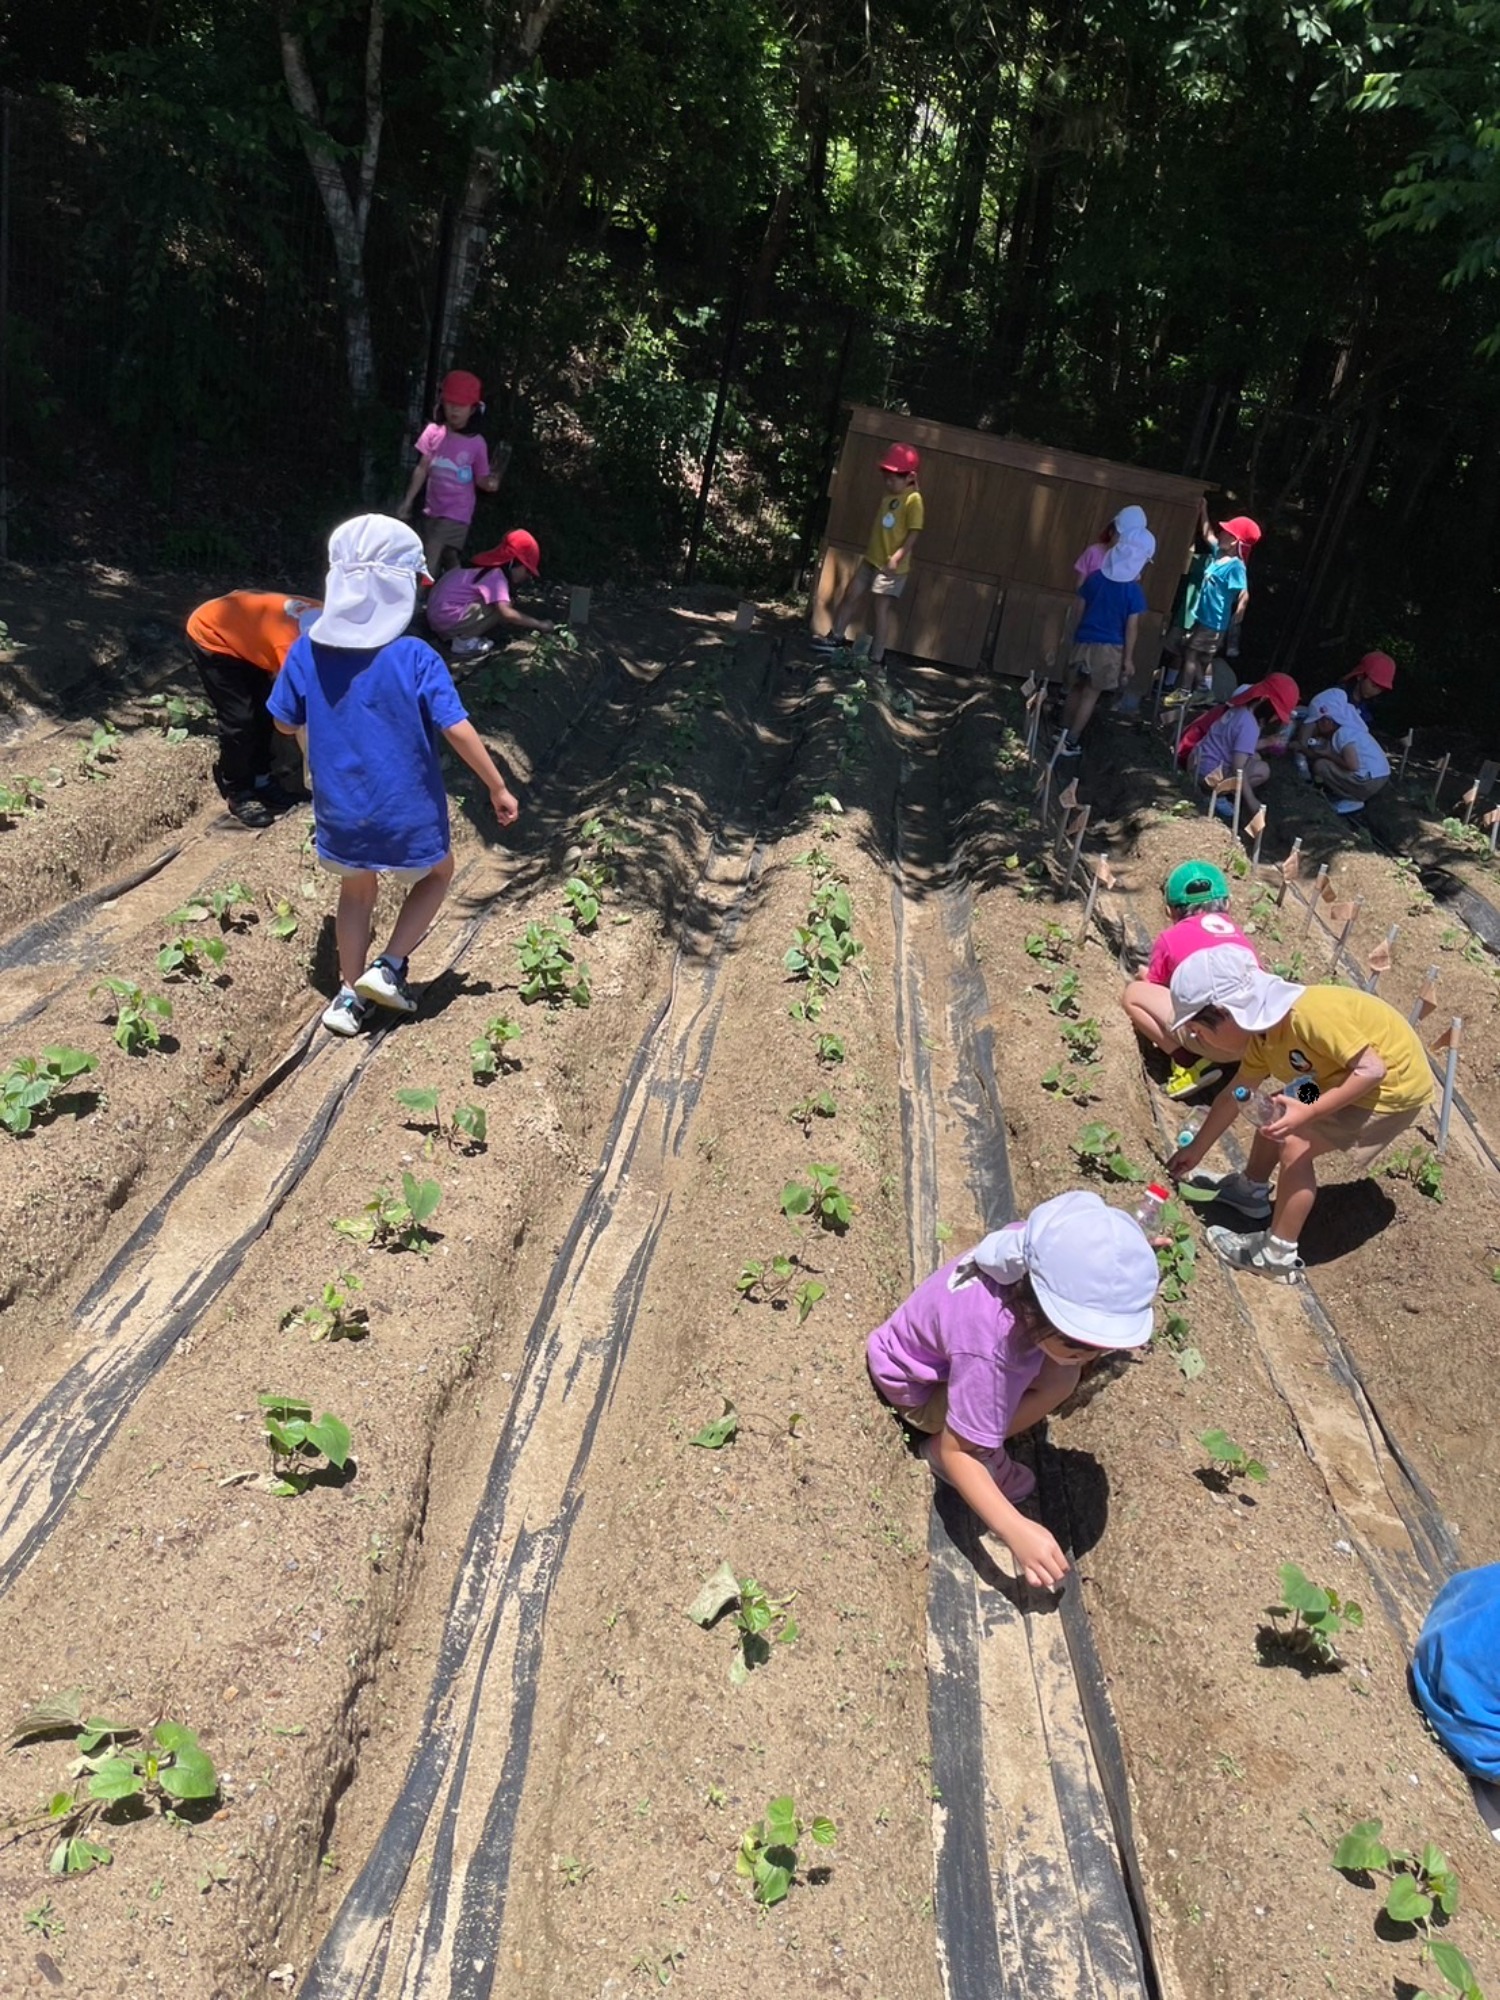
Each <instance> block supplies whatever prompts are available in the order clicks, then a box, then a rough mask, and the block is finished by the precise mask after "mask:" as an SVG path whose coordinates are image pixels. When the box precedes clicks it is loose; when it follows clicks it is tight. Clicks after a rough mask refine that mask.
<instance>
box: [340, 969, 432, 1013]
mask: <svg viewBox="0 0 1500 2000" xmlns="http://www.w3.org/2000/svg"><path fill="white" fill-rule="evenodd" d="M354 990H355V992H356V993H357V994H358V995H359V997H360V999H361V1000H370V1001H373V1002H374V1004H375V1005H376V1006H377V1007H388V1008H389V1009H390V1011H391V1012H392V1013H393V1014H415V1013H416V1011H417V996H416V994H415V993H413V991H412V990H411V988H410V986H408V985H407V983H406V966H405V963H404V962H403V961H402V960H400V959H395V958H387V957H385V956H384V955H382V956H381V957H379V958H377V959H376V960H375V962H374V964H373V965H367V966H366V967H365V969H364V971H363V972H362V973H361V974H360V975H359V977H358V979H356V980H355V982H354Z"/></svg>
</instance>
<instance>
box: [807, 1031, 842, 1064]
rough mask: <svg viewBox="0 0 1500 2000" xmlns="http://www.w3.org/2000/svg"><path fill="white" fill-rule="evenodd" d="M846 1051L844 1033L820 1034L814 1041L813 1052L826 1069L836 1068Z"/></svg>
mask: <svg viewBox="0 0 1500 2000" xmlns="http://www.w3.org/2000/svg"><path fill="white" fill-rule="evenodd" d="M846 1053H847V1051H846V1049H845V1047H844V1038H843V1036H842V1035H819V1036H818V1038H817V1040H816V1041H815V1042H814V1043H813V1054H814V1056H815V1057H816V1058H817V1060H818V1061H819V1062H820V1063H821V1064H822V1065H823V1067H824V1068H825V1069H833V1068H835V1067H836V1066H837V1065H838V1064H839V1063H841V1062H842V1061H843V1060H844V1057H845V1055H846Z"/></svg>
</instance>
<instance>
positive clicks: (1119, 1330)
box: [966, 1188, 1161, 1347]
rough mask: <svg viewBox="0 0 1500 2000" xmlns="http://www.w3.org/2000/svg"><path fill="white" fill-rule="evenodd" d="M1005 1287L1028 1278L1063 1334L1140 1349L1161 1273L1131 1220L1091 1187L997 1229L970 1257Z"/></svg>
mask: <svg viewBox="0 0 1500 2000" xmlns="http://www.w3.org/2000/svg"><path fill="white" fill-rule="evenodd" d="M966 1261H968V1262H970V1263H973V1264H975V1265H977V1266H978V1268H979V1269H980V1270H981V1271H983V1272H984V1273H985V1274H986V1275H987V1276H988V1277H991V1278H994V1279H995V1280H996V1282H997V1283H999V1284H1002V1285H1014V1284H1016V1283H1017V1282H1018V1281H1019V1280H1020V1279H1021V1278H1030V1280H1031V1289H1032V1291H1033V1292H1035V1294H1036V1301H1037V1304H1038V1305H1039V1306H1040V1307H1041V1309H1042V1311H1043V1312H1044V1313H1045V1314H1046V1315H1047V1318H1048V1319H1049V1320H1050V1321H1051V1323H1052V1325H1053V1326H1054V1327H1055V1328H1056V1329H1057V1331H1058V1332H1059V1333H1062V1334H1066V1335H1067V1336H1068V1338H1069V1339H1070V1340H1081V1341H1087V1342H1088V1343H1089V1345H1090V1346H1091V1347H1142V1346H1144V1345H1145V1343H1146V1342H1147V1341H1148V1340H1149V1339H1150V1338H1151V1306H1152V1302H1153V1300H1154V1299H1155V1297H1156V1287H1157V1284H1158V1282H1159V1280H1160V1275H1161V1274H1160V1272H1159V1271H1158V1270H1157V1267H1156V1252H1155V1251H1154V1250H1153V1249H1152V1248H1151V1244H1150V1242H1149V1241H1148V1239H1147V1236H1146V1232H1145V1231H1144V1230H1143V1229H1142V1228H1141V1225H1140V1224H1139V1223H1138V1222H1137V1221H1136V1219H1135V1217H1134V1216H1133V1215H1127V1214H1126V1213H1125V1211H1124V1210H1123V1209H1120V1208H1111V1207H1110V1205H1109V1203H1108V1202H1107V1201H1103V1200H1101V1198H1100V1197H1099V1196H1098V1195H1097V1194H1094V1193H1093V1192H1092V1191H1091V1190H1089V1189H1087V1188H1073V1189H1070V1190H1069V1192H1068V1193H1067V1194H1056V1195H1054V1196H1053V1197H1052V1199H1051V1200H1050V1201H1044V1202H1042V1203H1041V1204H1040V1205H1039V1206H1038V1207H1036V1208H1034V1209H1033V1210H1032V1211H1031V1213H1030V1215H1028V1216H1027V1217H1026V1218H1025V1220H1024V1221H1022V1222H1013V1223H1012V1224H1011V1225H1010V1226H1009V1228H1006V1229H996V1230H994V1231H992V1233H991V1234H990V1235H988V1236H986V1237H985V1239H984V1241H983V1242H982V1243H981V1244H980V1245H979V1246H978V1248H977V1249H976V1250H974V1251H973V1252H971V1254H970V1257H969V1258H968V1259H967V1260H966Z"/></svg>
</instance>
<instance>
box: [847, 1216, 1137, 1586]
mask: <svg viewBox="0 0 1500 2000" xmlns="http://www.w3.org/2000/svg"><path fill="white" fill-rule="evenodd" d="M1157 1275H1158V1274H1157V1268H1156V1253H1155V1252H1154V1250H1153V1249H1152V1247H1151V1244H1150V1242H1149V1241H1148V1239H1147V1237H1146V1234H1145V1232H1144V1230H1143V1229H1142V1228H1141V1226H1140V1224H1139V1223H1138V1222H1137V1221H1136V1220H1135V1218H1134V1217H1133V1216H1130V1215H1127V1214H1125V1213H1124V1211H1123V1210H1121V1209H1117V1208H1110V1207H1109V1206H1108V1204H1107V1203H1105V1202H1104V1201H1102V1200H1101V1199H1100V1197H1099V1196H1098V1195H1096V1194H1092V1193H1089V1192H1087V1191H1085V1190H1082V1189H1077V1190H1074V1191H1072V1192H1070V1193H1068V1194H1060V1195H1054V1196H1053V1198H1052V1200H1051V1201H1044V1202H1043V1203H1042V1204H1041V1206H1040V1207H1039V1208H1034V1209H1033V1210H1032V1212H1031V1214H1030V1215H1029V1216H1028V1217H1027V1218H1026V1219H1025V1221H1024V1222H1014V1223H1011V1224H1010V1225H1009V1226H1008V1227H1007V1228H1005V1229H997V1230H995V1231H994V1232H993V1233H992V1234H991V1235H989V1236H986V1237H985V1239H984V1241H983V1242H982V1243H981V1244H980V1245H979V1247H978V1248H977V1249H976V1250H973V1251H971V1252H970V1253H969V1255H968V1256H967V1257H958V1258H955V1259H954V1260H953V1262H952V1263H950V1264H945V1265H944V1266H943V1267H942V1269H941V1270H938V1271H934V1272H933V1274H932V1276H931V1277H930V1278H928V1279H927V1280H926V1281H925V1282H924V1283H922V1284H920V1285H918V1287H917V1289H916V1290H915V1291H914V1292H913V1293H912V1295H911V1297H910V1298H909V1299H908V1300H907V1301H906V1303H905V1304H904V1305H902V1306H898V1307H897V1309H896V1311H895V1312H893V1313H892V1314H891V1316H890V1318H889V1319H888V1320H887V1321H886V1322H885V1324H884V1325H883V1326H878V1327H876V1329H875V1331H874V1332H873V1333H872V1334H871V1335H870V1338H869V1341H868V1344H867V1347H866V1359H867V1361H868V1363H869V1369H870V1379H871V1380H872V1381H873V1383H874V1384H875V1388H876V1390H877V1392H878V1393H879V1395H880V1396H881V1397H882V1398H883V1399H884V1400H885V1401H886V1402H887V1403H889V1404H890V1406H891V1407H892V1408H893V1409H894V1410H895V1411H896V1412H897V1413H898V1415H900V1417H901V1418H902V1420H903V1421H904V1422H906V1423H908V1424H910V1425H911V1427H912V1428H913V1429H914V1430H919V1431H923V1432H926V1433H927V1435H928V1443H927V1444H926V1445H925V1447H924V1448H923V1456H924V1457H925V1458H926V1459H927V1461H928V1463H929V1464H930V1465H931V1467H932V1469H933V1471H934V1472H935V1473H936V1474H937V1476H938V1477H939V1478H940V1479H943V1480H945V1481H946V1482H947V1483H948V1484H949V1485H951V1486H953V1487H955V1488H956V1489H957V1491H958V1492H959V1494H960V1495H961V1496H962V1497H963V1498H964V1499H965V1500H966V1501H967V1502H968V1504H969V1505H970V1507H972V1508H973V1510H974V1512H975V1513H976V1514H977V1515H978V1516H979V1518H980V1520H981V1521H983V1522H984V1524H985V1526H986V1527H987V1528H990V1529H991V1530H993V1532H994V1533H995V1534H997V1535H998V1536H999V1537H1000V1539H1001V1541H1003V1542H1004V1543H1005V1545H1006V1547H1007V1548H1008V1549H1009V1550H1010V1552H1011V1554H1012V1555H1013V1556H1014V1557H1015V1559H1016V1563H1017V1565H1018V1566H1019V1567H1020V1568H1021V1570H1022V1571H1023V1572H1024V1573H1025V1576H1026V1581H1027V1582H1028V1583H1030V1584H1034V1585H1036V1586H1037V1587H1038V1588H1039V1589H1056V1588H1057V1587H1058V1586H1059V1585H1060V1584H1061V1583H1062V1580H1063V1578H1064V1577H1065V1576H1066V1575H1067V1572H1068V1559H1067V1557H1066V1556H1065V1555H1064V1554H1063V1552H1062V1550H1061V1548H1059V1546H1058V1544H1057V1542H1056V1541H1055V1540H1054V1539H1053V1537H1052V1536H1051V1535H1050V1534H1049V1533H1048V1532H1047V1530H1046V1529H1045V1528H1044V1527H1042V1526H1041V1524H1040V1523H1039V1522H1036V1521H1032V1520H1028V1519H1027V1517H1026V1516H1025V1515H1024V1514H1022V1513H1021V1512H1020V1510H1019V1509H1018V1507H1017V1506H1016V1504H1015V1503H1016V1501H1018V1500H1024V1499H1025V1498H1026V1497H1027V1496H1028V1494H1029V1493H1030V1492H1031V1490H1032V1487H1033V1485H1034V1483H1035V1482H1034V1480H1033V1478H1032V1475H1031V1474H1030V1473H1029V1472H1028V1471H1027V1470H1026V1468H1025V1467H1024V1466H1021V1465H1018V1464H1017V1463H1016V1462H1015V1460H1014V1459H1012V1458H1011V1457H1010V1455H1009V1453H1008V1451H1007V1450H1006V1439H1007V1438H1011V1437H1015V1436H1017V1435H1018V1434H1019V1433H1020V1432H1021V1431H1024V1430H1028V1429H1029V1428H1030V1427H1031V1425H1032V1424H1034V1423H1036V1422H1037V1421H1038V1420H1039V1419H1040V1418H1042V1417H1044V1416H1046V1415H1047V1413H1048V1411H1049V1410H1055V1409H1056V1408H1057V1406H1058V1404H1059V1403H1062V1402H1064V1401H1065V1400H1066V1399H1067V1397H1069V1396H1070V1395H1071V1394H1072V1393H1073V1390H1074V1389H1075V1388H1076V1387H1077V1384H1078V1377H1079V1374H1080V1373H1081V1371H1082V1368H1083V1365H1084V1363H1085V1362H1087V1361H1092V1360H1096V1359H1097V1358H1098V1357H1099V1356H1100V1355H1101V1354H1102V1353H1105V1352H1108V1351H1110V1350H1115V1349H1119V1348H1126V1347H1141V1346H1143V1345H1144V1344H1145V1342H1146V1341H1148V1340H1149V1339H1150V1338H1151V1304H1152V1301H1153V1299H1154V1298H1155V1297H1156V1286H1157Z"/></svg>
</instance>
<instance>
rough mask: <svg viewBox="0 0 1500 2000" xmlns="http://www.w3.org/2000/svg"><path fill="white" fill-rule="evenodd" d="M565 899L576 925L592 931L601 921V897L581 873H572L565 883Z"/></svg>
mask: <svg viewBox="0 0 1500 2000" xmlns="http://www.w3.org/2000/svg"><path fill="white" fill-rule="evenodd" d="M563 901H564V902H565V903H566V904H567V906H568V909H569V911H570V912H571V913H572V918H573V924H574V927H575V928H576V929H578V930H581V931H591V930H592V929H593V928H594V926H595V924H597V923H598V921H599V898H598V895H597V894H596V893H595V891H594V889H593V888H591V886H590V885H589V884H588V883H587V882H585V881H584V879H583V877H582V876H581V875H570V876H569V877H568V880H567V881H566V883H564V885H563Z"/></svg>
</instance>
